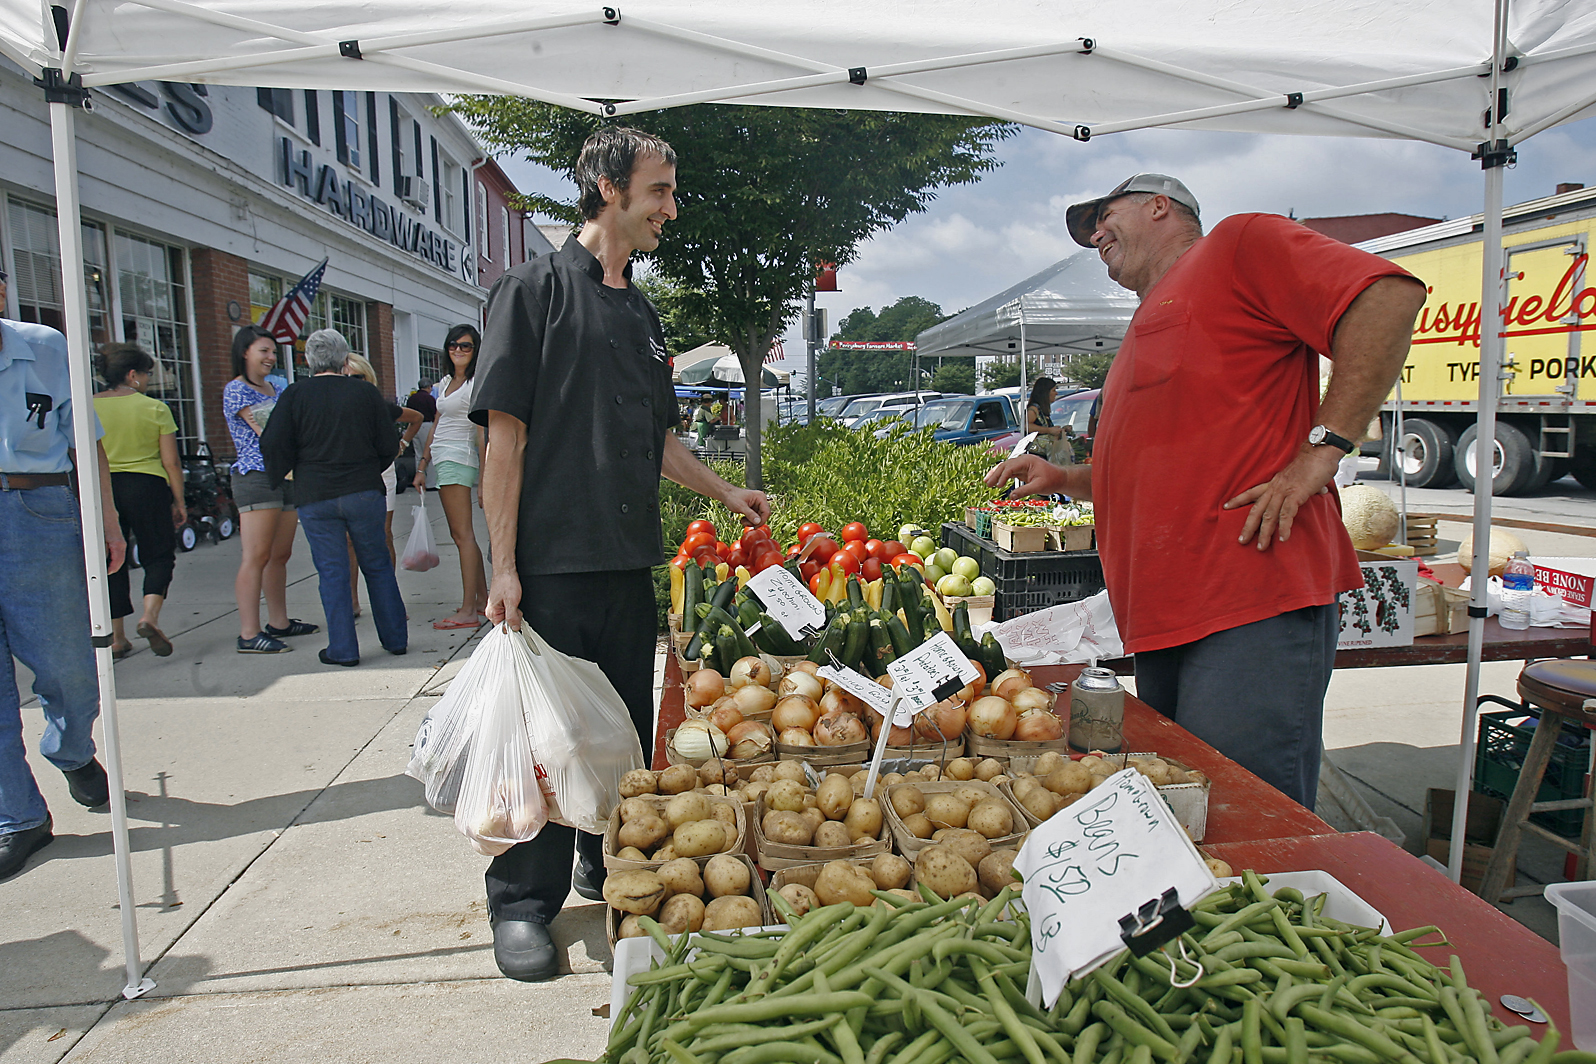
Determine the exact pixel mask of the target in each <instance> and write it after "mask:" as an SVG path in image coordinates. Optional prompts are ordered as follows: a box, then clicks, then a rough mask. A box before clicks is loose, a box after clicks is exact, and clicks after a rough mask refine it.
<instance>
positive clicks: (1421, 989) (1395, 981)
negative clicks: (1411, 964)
mask: <svg viewBox="0 0 1596 1064" xmlns="http://www.w3.org/2000/svg"><path fill="white" fill-rule="evenodd" d="M1372 986H1382V987H1386V988H1387V989H1390V990H1400V991H1402V994H1403V996H1404V997H1415V998H1426V999H1428V1000H1430V1001H1437V1000H1439V998H1440V994H1438V993H1436V992H1434V991H1432V990H1431V988H1430V987H1429V986H1421V985H1419V984H1418V983H1414V982H1412V981H1410V980H1407V979H1404V978H1402V977H1401V976H1398V975H1392V974H1391V973H1389V972H1372V973H1370V974H1369V975H1360V976H1358V977H1357V978H1356V979H1354V980H1352V982H1350V983H1348V984H1347V989H1349V990H1351V991H1352V992H1353V993H1354V994H1362V993H1363V991H1364V990H1366V989H1368V988H1369V987H1372Z"/></svg>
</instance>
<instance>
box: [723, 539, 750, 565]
mask: <svg viewBox="0 0 1596 1064" xmlns="http://www.w3.org/2000/svg"><path fill="white" fill-rule="evenodd" d="M726 564H727V565H730V566H731V567H732V568H733V569H735V568H737V567H738V566H739V565H747V564H748V552H747V551H746V550H744V549H743V545H742V544H741V543H733V544H732V547H731V550H729V551H727V552H726Z"/></svg>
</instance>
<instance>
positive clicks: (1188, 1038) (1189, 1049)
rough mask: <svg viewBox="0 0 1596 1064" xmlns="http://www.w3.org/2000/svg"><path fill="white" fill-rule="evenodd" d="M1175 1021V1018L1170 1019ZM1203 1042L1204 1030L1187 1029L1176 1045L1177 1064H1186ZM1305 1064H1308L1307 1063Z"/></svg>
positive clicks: (1191, 1026)
mask: <svg viewBox="0 0 1596 1064" xmlns="http://www.w3.org/2000/svg"><path fill="white" fill-rule="evenodd" d="M1170 1019H1171V1020H1173V1017H1170ZM1202 1040H1203V1029H1202V1028H1201V1027H1198V1026H1197V1025H1196V1024H1195V1023H1193V1024H1191V1025H1190V1026H1189V1027H1187V1028H1186V1033H1185V1034H1183V1035H1181V1036H1180V1041H1179V1042H1176V1043H1175V1064H1186V1061H1188V1060H1190V1059H1191V1055H1192V1054H1193V1053H1195V1052H1196V1051H1197V1046H1198V1044H1199V1043H1201V1042H1202ZM1303 1064H1307V1062H1306V1061H1304V1062H1303Z"/></svg>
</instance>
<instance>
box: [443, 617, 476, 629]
mask: <svg viewBox="0 0 1596 1064" xmlns="http://www.w3.org/2000/svg"><path fill="white" fill-rule="evenodd" d="M483 623H484V622H483V621H482V619H481V618H480V617H469V618H468V617H445V618H443V619H442V620H441V621H433V622H432V627H434V628H436V629H438V630H439V631H440V632H448V631H452V630H454V629H456V628H480V627H482V625H483Z"/></svg>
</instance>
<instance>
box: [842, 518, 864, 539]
mask: <svg viewBox="0 0 1596 1064" xmlns="http://www.w3.org/2000/svg"><path fill="white" fill-rule="evenodd" d="M842 538H843V539H844V540H854V539H856V540H858V541H859V542H861V543H863V542H864V541H865V540H867V539H869V538H870V530H869V529H867V528H865V526H864V522H863V521H850V522H848V523H847V524H845V525H843V526H842Z"/></svg>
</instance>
